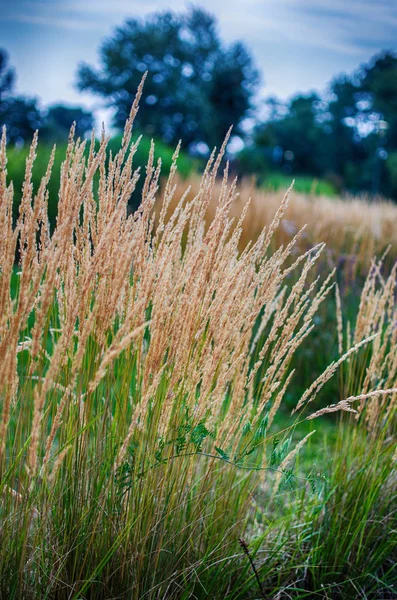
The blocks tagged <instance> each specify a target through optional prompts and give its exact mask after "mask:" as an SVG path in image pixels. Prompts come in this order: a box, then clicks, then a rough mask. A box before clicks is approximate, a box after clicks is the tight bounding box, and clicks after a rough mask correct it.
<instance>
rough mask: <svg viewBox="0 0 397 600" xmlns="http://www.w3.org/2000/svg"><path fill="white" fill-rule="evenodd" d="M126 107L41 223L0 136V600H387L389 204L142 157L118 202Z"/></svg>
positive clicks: (390, 580) (215, 164)
mask: <svg viewBox="0 0 397 600" xmlns="http://www.w3.org/2000/svg"><path fill="white" fill-rule="evenodd" d="M138 100H139V93H138V98H137V101H136V103H135V104H134V106H133V108H132V111H131V117H130V119H129V120H128V121H127V124H126V128H125V132H124V136H123V139H122V140H120V148H119V150H118V151H117V152H112V155H111V156H110V153H109V152H108V148H107V141H106V140H105V139H104V138H103V139H102V141H101V142H100V143H98V142H92V143H91V145H89V144H88V145H87V144H86V142H80V141H74V140H72V139H70V141H69V144H68V146H67V148H66V149H65V156H64V161H63V163H62V165H59V169H58V174H57V173H54V176H56V175H57V176H58V178H59V182H60V183H59V185H58V187H59V202H58V206H57V218H56V221H55V220H54V225H53V228H50V225H49V223H50V221H49V216H48V198H49V195H48V192H47V187H48V184H49V181H50V177H51V175H50V173H51V169H52V161H51V159H50V162H49V166H48V169H47V170H44V176H43V179H42V180H41V183H39V184H37V183H36V185H33V182H34V181H35V180H34V175H32V173H34V172H35V165H34V163H35V158H36V150H37V148H36V140H34V142H33V145H32V147H31V150H30V153H29V155H28V156H27V164H26V176H25V183H24V186H23V189H22V194H21V195H20V199H19V200H18V198H17V204H18V212H17V213H16V210H15V207H16V200H15V197H14V190H13V187H12V185H11V184H10V180H11V179H12V173H13V168H15V167H13V156H12V154H11V155H10V156H9V164H8V166H7V152H6V143H5V136H3V139H2V145H1V151H0V223H1V227H0V231H1V236H0V386H1V387H0V403H1V417H0V419H1V420H0V539H1V543H0V598H1V599H3V598H4V599H7V600H8V599H14V598H15V599H19V598H24V599H27V600H30V599H40V600H41V599H48V600H50V599H61V600H63V599H65V600H66V599H74V600H81V599H87V600H88V599H90V600H91V599H111V598H112V599H114V598H123V599H124V598H125V599H127V598H128V599H132V600H138V599H144V598H145V599H148V600H157V599H164V600H165V599H171V600H174V599H175V600H184V599H186V600H187V599H188V598H197V599H199V600H201V599H205V598H211V599H215V600H216V599H218V598H219V599H224V598H227V599H233V600H248V599H252V600H256V599H258V598H266V599H269V598H274V599H277V600H282V599H284V598H288V599H289V598H294V599H295V598H296V599H297V598H329V599H331V598H341V599H346V600H347V599H348V598H349V599H350V598H363V599H364V598H366V599H374V600H375V599H378V600H379V599H387V598H395V597H396V595H397V589H396V586H397V570H396V566H395V565H396V560H397V517H396V506H397V504H396V502H397V486H396V481H397V444H396V406H397V403H396V398H397V389H396V388H397V385H396V383H397V382H396V379H397V345H396V341H397V339H396V338H397V327H396V323H397V307H396V302H395V297H396V267H395V266H394V265H395V257H396V246H395V238H394V236H395V232H394V230H393V227H392V222H393V219H394V217H395V212H396V209H395V207H394V206H392V205H389V204H387V203H384V204H378V205H372V204H369V203H368V202H365V201H364V200H361V201H360V200H353V199H351V200H346V201H345V200H340V199H326V198H322V197H316V198H313V197H308V196H302V195H298V194H294V193H293V192H292V193H286V194H285V196H284V197H283V196H282V194H280V193H269V192H267V193H265V192H260V191H257V190H251V191H250V190H249V186H248V184H243V185H242V187H241V188H240V190H238V189H237V187H236V184H235V183H234V182H229V181H228V169H227V167H226V168H224V171H223V175H222V173H221V170H222V169H221V168H222V157H223V154H224V148H222V149H221V151H220V153H219V154H218V155H216V156H213V157H212V158H211V160H210V161H209V163H208V165H207V167H206V168H205V170H204V172H203V173H202V177H201V179H200V180H198V179H197V178H195V177H192V178H191V179H190V181H189V182H183V181H181V180H179V179H177V176H176V164H177V161H178V151H176V152H175V154H174V157H173V159H172V161H171V164H170V165H169V169H168V170H169V176H168V179H167V181H166V182H162V181H161V180H160V177H161V165H160V163H157V162H156V161H155V159H154V148H153V147H151V148H150V149H149V151H148V159H147V165H146V171H145V173H141V174H140V177H141V184H140V188H139V189H140V197H141V204H140V206H139V208H138V209H137V210H136V211H135V212H131V210H130V208H129V205H128V203H129V201H130V198H131V196H132V194H133V193H134V190H135V188H136V186H137V184H138V176H139V173H138V172H137V171H136V170H135V164H136V163H135V158H136V156H137V155H138V154H137V152H138V151H137V147H136V145H135V144H134V142H133V141H132V123H133V120H134V116H135V113H136V110H137V103H138ZM7 169H8V173H7ZM219 177H221V178H219ZM189 183H190V188H189V187H188V184H189ZM251 192H252V193H251ZM239 193H240V195H238V194H239ZM250 194H251V195H252V201H251V204H250V205H249V206H248V205H246V204H245V199H246V198H247V199H248V195H250ZM244 206H246V208H244ZM13 215H14V218H13ZM15 217H17V218H16V219H15ZM233 217H236V218H233ZM305 219H306V221H307V223H308V226H307V228H306V229H305V230H302V229H301V226H302V224H303V222H305ZM394 222H395V221H394ZM379 231H380V233H379ZM323 241H326V242H327V246H324V244H323V243H322V242H323ZM389 245H391V248H390V249H389V252H388V254H386V255H385V256H384V257H382V256H381V254H382V253H384V250H385V248H386V247H387V246H389ZM372 254H378V258H377V259H376V260H374V261H372V262H371V260H372ZM353 255H354V256H355V257H356V258H355V260H354V265H355V267H354V269H349V268H348V267H346V264H348V262H349V261H347V260H346V259H345V258H343V260H342V257H345V256H353ZM15 257H18V265H17V266H15ZM335 268H336V270H335ZM337 284H338V285H337Z"/></svg>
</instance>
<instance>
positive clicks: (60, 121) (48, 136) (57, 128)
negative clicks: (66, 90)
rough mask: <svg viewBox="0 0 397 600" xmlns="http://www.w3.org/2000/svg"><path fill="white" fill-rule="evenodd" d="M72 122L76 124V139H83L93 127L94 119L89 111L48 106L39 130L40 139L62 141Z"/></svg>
mask: <svg viewBox="0 0 397 600" xmlns="http://www.w3.org/2000/svg"><path fill="white" fill-rule="evenodd" d="M73 122H74V123H76V137H80V138H84V137H85V135H86V134H87V133H89V132H91V131H92V129H93V127H94V117H93V115H92V113H91V112H90V111H87V110H84V109H82V108H80V107H69V106H63V105H62V104H55V105H54V106H50V107H49V108H48V111H47V114H46V117H45V120H44V124H43V127H42V128H41V130H40V137H41V139H44V140H46V141H50V142H56V141H58V140H62V141H64V140H66V139H67V136H68V133H69V130H70V127H71V125H72V123H73Z"/></svg>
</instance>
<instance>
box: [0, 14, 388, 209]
mask: <svg viewBox="0 0 397 600" xmlns="http://www.w3.org/2000/svg"><path fill="white" fill-rule="evenodd" d="M145 71H148V77H147V81H146V85H145V100H144V103H143V106H142V107H141V110H140V111H139V113H138V117H137V127H138V129H139V130H140V131H141V132H142V133H145V134H147V135H149V136H151V137H155V138H157V139H160V140H162V141H163V142H165V143H166V144H170V145H175V144H176V143H177V142H178V140H179V139H182V142H183V148H184V149H185V150H186V152H187V153H189V154H191V155H192V156H199V157H205V156H206V155H208V153H209V151H210V149H211V148H212V147H213V146H214V145H216V146H219V144H220V143H221V142H222V140H223V138H224V136H225V133H226V131H227V130H228V128H229V126H230V125H231V124H233V125H234V135H235V136H238V137H239V138H240V139H241V140H242V142H243V143H244V147H243V149H242V150H241V151H240V152H238V153H237V154H235V155H234V156H233V157H232V158H233V166H234V168H235V170H236V171H238V172H239V173H241V174H245V175H246V174H251V175H253V176H255V177H256V178H257V179H258V182H259V183H262V182H263V181H265V180H266V177H267V176H268V174H269V173H271V172H274V171H279V172H282V173H286V174H288V175H291V176H293V175H297V174H301V175H311V176H314V177H317V178H322V179H327V180H329V181H330V182H332V184H333V185H334V187H335V188H336V189H338V190H348V191H351V192H362V191H366V192H369V193H372V194H373V195H376V194H378V193H382V194H384V195H387V196H391V197H394V198H397V56H396V54H395V53H393V52H390V51H389V52H387V51H385V52H383V53H381V54H379V55H377V56H375V57H373V58H372V59H371V60H370V61H369V62H368V63H367V64H365V65H362V66H360V67H359V68H357V70H356V71H355V72H354V73H351V74H349V75H347V74H343V75H340V76H337V77H336V78H335V79H333V80H332V81H331V82H330V84H329V86H328V88H327V89H326V90H325V92H324V93H323V94H321V95H320V94H316V93H309V94H307V95H305V94H299V95H296V96H294V97H293V98H292V99H290V100H289V101H288V102H281V101H280V100H279V99H277V98H275V97H272V98H268V99H267V100H266V101H265V102H264V103H259V102H258V99H257V92H258V90H259V85H260V83H261V75H260V73H259V70H258V68H257V66H256V65H255V61H254V59H253V56H252V55H251V53H250V51H249V49H248V48H247V46H246V45H244V44H243V43H241V42H236V43H234V44H229V45H228V44H225V43H224V41H223V40H222V39H221V36H220V34H219V31H218V27H217V22H216V19H215V18H214V16H212V15H211V14H209V13H208V12H206V11H205V10H203V9H201V8H198V7H190V8H189V9H188V10H187V11H185V12H183V13H178V12H173V11H165V12H157V13H154V14H151V15H149V16H147V17H145V18H142V19H138V18H132V19H128V20H127V21H126V22H125V23H124V24H123V25H121V26H120V27H118V28H117V29H116V30H115V31H114V32H113V34H112V35H111V36H110V37H109V38H107V39H105V40H104V42H103V43H102V45H101V47H100V49H99V67H98V68H94V67H92V66H91V65H88V64H85V63H81V64H80V65H79V66H78V69H77V74H76V85H77V87H78V89H79V90H81V91H85V92H87V91H88V92H91V93H92V94H94V95H96V96H97V97H99V98H100V99H101V101H102V102H103V104H104V105H105V106H109V107H112V109H113V112H114V116H113V125H114V126H115V127H116V128H118V129H120V128H121V127H122V125H123V123H124V121H125V119H126V116H127V114H128V112H129V108H130V106H131V102H132V100H133V97H134V94H135V90H136V88H137V85H138V83H139V81H140V79H141V77H142V74H143V72H145ZM260 115H261V116H260ZM248 117H249V118H250V122H251V123H252V122H254V126H253V127H252V126H251V127H248V126H247V118H248ZM73 121H75V122H76V132H77V135H80V136H84V135H86V134H87V132H89V131H90V130H91V129H92V127H93V124H94V119H93V115H92V113H91V112H90V111H87V110H84V109H83V108H81V107H67V106H63V105H60V104H59V105H54V106H50V107H48V108H47V109H46V110H42V109H40V107H39V105H38V102H37V100H36V99H34V98H27V97H23V96H18V95H16V94H15V71H14V69H13V68H12V67H11V66H10V62H9V59H8V55H7V53H6V51H4V50H0V123H5V124H6V125H7V129H8V139H9V141H10V143H11V144H17V145H18V144H22V143H23V142H24V141H26V140H28V139H30V138H31V136H32V133H33V131H34V130H35V129H40V133H41V136H40V137H41V139H43V140H46V141H49V142H53V141H56V140H57V139H62V140H63V139H65V136H66V135H67V131H68V130H69V128H70V125H71V123H72V122H73Z"/></svg>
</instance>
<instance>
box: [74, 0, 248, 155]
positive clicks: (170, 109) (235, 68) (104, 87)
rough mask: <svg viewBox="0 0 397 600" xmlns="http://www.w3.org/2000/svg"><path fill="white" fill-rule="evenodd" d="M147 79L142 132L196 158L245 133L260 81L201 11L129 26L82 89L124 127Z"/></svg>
mask: <svg viewBox="0 0 397 600" xmlns="http://www.w3.org/2000/svg"><path fill="white" fill-rule="evenodd" d="M144 71H148V77H147V80H146V83H145V100H144V104H143V106H142V107H141V110H140V111H139V114H138V116H137V121H136V122H137V125H138V128H139V129H141V130H142V131H144V132H145V133H146V134H148V135H150V136H151V135H154V136H156V137H157V138H160V139H162V140H163V141H165V142H166V143H171V144H176V143H177V142H178V140H179V139H182V141H183V144H184V145H185V147H190V149H191V150H193V151H194V149H195V148H196V146H197V144H198V143H199V142H202V143H205V144H208V145H209V146H210V147H212V146H213V145H217V146H219V145H220V143H222V141H223V138H224V136H225V134H226V132H227V130H228V129H229V127H230V126H231V125H234V126H235V128H236V131H237V132H238V130H239V124H240V122H241V120H242V119H243V117H244V116H245V115H246V113H247V111H248V109H249V108H250V106H251V100H252V95H253V92H254V90H255V87H256V84H257V80H258V73H257V71H256V69H255V67H254V64H253V60H252V58H251V56H250V54H249V52H248V51H247V49H246V48H245V46H243V44H241V43H236V44H233V45H231V46H228V47H226V46H225V45H224V44H223V43H222V41H221V39H220V37H219V34H218V31H217V24H216V21H215V18H214V17H213V16H212V15H211V14H209V13H207V12H205V11H204V10H203V9H201V8H196V7H190V8H189V9H188V10H187V12H186V13H176V12H172V11H166V12H162V13H154V14H152V15H149V16H148V17H147V18H145V19H144V20H139V19H129V20H128V21H126V22H125V23H124V25H122V26H121V27H118V28H117V29H116V31H115V34H114V35H113V37H111V38H108V39H107V40H105V42H104V43H103V45H102V47H101V49H100V68H99V69H95V68H93V67H91V66H89V65H87V64H82V65H81V66H80V68H79V73H78V78H79V80H78V85H79V89H80V90H88V91H90V92H93V93H94V94H98V95H100V96H102V97H104V98H105V99H106V101H107V102H108V104H109V106H111V107H112V108H115V109H116V115H115V119H114V122H115V125H116V126H117V127H122V126H123V125H124V122H125V120H126V117H127V116H128V113H129V110H130V107H131V103H132V100H133V98H134V95H135V92H136V89H137V87H138V84H139V82H140V80H141V77H142V73H143V72H144Z"/></svg>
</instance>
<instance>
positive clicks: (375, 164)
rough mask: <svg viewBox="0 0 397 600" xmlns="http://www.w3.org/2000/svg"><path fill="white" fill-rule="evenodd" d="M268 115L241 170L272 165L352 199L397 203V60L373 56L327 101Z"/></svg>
mask: <svg viewBox="0 0 397 600" xmlns="http://www.w3.org/2000/svg"><path fill="white" fill-rule="evenodd" d="M265 108H266V112H267V119H266V120H265V121H264V122H262V123H259V124H257V126H256V127H255V128H254V131H253V135H252V143H251V145H250V146H249V149H248V150H247V149H245V150H244V152H243V153H242V154H241V157H240V158H241V161H240V162H241V164H243V165H244V164H245V163H247V159H248V160H251V164H252V165H254V166H257V167H258V168H259V169H260V170H261V172H263V170H264V168H265V162H266V161H267V164H268V168H272V167H273V170H274V169H276V170H279V169H282V170H284V171H285V172H287V173H288V172H290V173H294V174H311V175H315V176H317V177H325V178H328V179H330V180H332V181H333V182H334V183H335V182H336V183H337V184H338V186H339V185H341V186H342V187H344V188H346V189H348V190H350V191H352V192H357V191H369V192H372V193H373V194H377V193H379V192H381V193H383V194H385V195H393V196H394V197H397V187H396V175H395V170H396V161H395V156H396V153H397V56H396V55H395V54H393V53H387V52H386V53H383V54H381V55H378V56H375V57H374V58H373V59H372V60H371V61H370V62H369V63H368V64H366V65H364V66H362V67H360V68H359V69H358V70H357V71H355V72H354V73H353V74H352V75H350V76H347V75H341V76H338V77H336V78H335V79H334V80H333V81H331V83H330V86H329V89H328V91H327V93H326V94H325V95H324V96H323V97H322V98H320V97H319V96H318V95H317V94H310V95H308V96H303V95H299V96H295V97H294V98H292V100H291V101H290V102H288V103H282V102H280V101H278V100H277V99H275V98H270V99H269V100H268V101H267V103H266V105H265ZM270 156H271V157H272V160H269V157H270ZM388 156H389V159H388ZM265 157H266V160H265ZM272 163H273V164H272Z"/></svg>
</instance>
